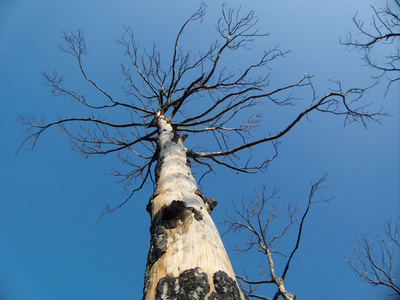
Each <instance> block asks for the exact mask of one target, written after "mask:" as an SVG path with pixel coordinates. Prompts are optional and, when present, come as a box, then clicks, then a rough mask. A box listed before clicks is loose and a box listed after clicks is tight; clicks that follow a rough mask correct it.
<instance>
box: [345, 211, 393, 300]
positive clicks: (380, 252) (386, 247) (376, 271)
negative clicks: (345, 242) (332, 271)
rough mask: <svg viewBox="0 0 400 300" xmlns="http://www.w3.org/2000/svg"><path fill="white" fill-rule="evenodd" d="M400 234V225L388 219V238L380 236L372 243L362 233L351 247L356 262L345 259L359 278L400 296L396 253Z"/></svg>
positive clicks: (386, 229) (386, 232)
mask: <svg viewBox="0 0 400 300" xmlns="http://www.w3.org/2000/svg"><path fill="white" fill-rule="evenodd" d="M399 233H400V223H396V224H393V223H392V219H387V220H386V224H385V234H386V236H381V235H378V236H377V237H376V239H375V240H374V241H372V240H371V239H370V238H368V236H367V235H366V234H364V233H361V234H360V237H359V238H358V239H357V244H352V245H351V250H352V252H353V255H354V257H355V260H353V259H351V258H349V257H347V256H346V257H345V258H346V262H347V263H348V264H349V266H350V268H351V270H352V271H353V272H354V273H355V274H356V275H357V276H358V278H360V279H361V280H363V281H365V282H367V283H369V284H370V285H372V286H378V285H381V286H385V287H387V288H388V289H389V291H391V292H392V293H394V294H395V295H400V285H399V284H398V280H399V279H400V273H399V271H400V265H399V262H398V261H396V260H395V257H396V255H395V253H396V252H398V251H399V250H400V234H399Z"/></svg>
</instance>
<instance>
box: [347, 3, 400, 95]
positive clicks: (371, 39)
mask: <svg viewBox="0 0 400 300" xmlns="http://www.w3.org/2000/svg"><path fill="white" fill-rule="evenodd" d="M371 8H372V10H373V12H374V14H373V15H372V18H371V20H370V22H369V23H370V24H369V25H365V24H364V21H362V20H360V19H359V18H358V17H357V14H356V15H355V16H354V18H353V23H354V24H355V26H356V28H357V31H358V34H357V37H353V35H352V34H349V36H348V37H347V38H346V39H345V40H342V41H341V43H342V44H343V45H345V46H347V47H348V49H350V50H354V49H356V50H358V51H360V52H362V53H363V60H364V62H365V63H366V64H367V65H368V66H370V67H372V68H374V69H376V70H378V71H379V72H380V73H379V74H378V75H376V76H374V78H376V79H380V78H383V77H385V78H386V79H387V80H388V84H387V89H389V87H390V86H391V85H392V84H393V83H395V82H396V81H399V80H400V48H399V47H398V46H395V45H398V44H399V39H400V2H399V0H391V1H390V2H388V3H386V6H385V7H383V8H376V7H374V6H371ZM381 49H385V51H384V52H385V53H386V56H385V57H380V55H376V53H375V50H377V51H379V50H381Z"/></svg>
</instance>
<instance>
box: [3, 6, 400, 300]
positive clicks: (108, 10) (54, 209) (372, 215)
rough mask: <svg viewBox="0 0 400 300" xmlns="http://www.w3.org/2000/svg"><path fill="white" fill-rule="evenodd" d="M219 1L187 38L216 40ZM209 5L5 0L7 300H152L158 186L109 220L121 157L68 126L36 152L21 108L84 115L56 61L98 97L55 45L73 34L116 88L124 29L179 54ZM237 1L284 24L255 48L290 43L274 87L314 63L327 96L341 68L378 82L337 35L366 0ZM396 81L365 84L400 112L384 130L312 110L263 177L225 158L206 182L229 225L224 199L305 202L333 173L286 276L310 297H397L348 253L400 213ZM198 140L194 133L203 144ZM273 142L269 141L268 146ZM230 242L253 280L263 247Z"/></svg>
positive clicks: (282, 116) (276, 120)
mask: <svg viewBox="0 0 400 300" xmlns="http://www.w3.org/2000/svg"><path fill="white" fill-rule="evenodd" d="M206 2H210V3H207V4H208V14H207V15H206V17H205V19H204V22H203V24H201V25H199V24H196V25H194V26H193V27H192V30H191V31H190V30H187V31H186V32H185V35H184V45H186V46H188V47H189V46H190V47H191V48H192V49H196V48H198V47H203V48H206V47H207V45H208V44H207V43H209V42H211V41H213V39H214V37H215V35H214V34H215V26H214V24H215V22H216V21H217V19H218V17H219V14H220V7H221V3H220V1H206ZM369 2H370V3H371V4H375V5H377V6H381V5H384V3H385V2H384V1H369ZM136 3H138V4H136ZM199 4H200V1H175V0H174V1H161V0H149V1H127V0H115V1H106V0H98V1H84V0H79V1H78V0H70V1H59V0H52V1H44V0H37V1H28V0H14V1H13V0H2V1H1V2H0V43H1V47H0V90H1V96H0V99H1V100H0V101H1V111H0V114H1V118H0V125H1V128H2V130H1V144H2V146H1V148H0V151H1V153H0V183H1V189H0V201H1V202H0V203H1V209H0V299H1V300H36V299H44V300H54V299H57V300H63V299H120V300H124V299H141V293H142V288H143V275H144V269H145V263H146V256H147V251H148V246H149V233H148V228H149V225H150V224H149V216H148V214H147V212H146V211H145V207H146V204H147V201H148V198H149V197H150V195H151V193H152V190H151V186H149V187H147V188H145V189H143V190H142V191H141V192H140V193H138V194H137V196H136V197H135V198H134V199H132V200H131V201H130V202H129V203H128V204H127V205H125V206H124V208H123V209H122V210H119V211H117V212H116V213H114V214H113V215H111V216H109V217H106V218H104V219H103V221H102V222H101V223H100V224H98V225H96V220H97V217H98V216H99V212H101V211H102V208H103V205H104V203H106V202H108V203H111V204H113V203H114V204H118V203H119V202H120V201H122V200H123V199H124V198H125V197H126V196H127V195H128V194H129V187H128V189H127V190H124V188H123V186H121V185H118V184H115V183H114V178H113V177H110V176H107V175H105V173H107V172H108V171H109V170H110V169H111V168H112V167H113V165H114V159H113V157H108V158H106V157H93V158H91V159H89V160H85V159H83V158H82V157H80V156H79V155H78V154H77V153H75V152H72V151H71V150H70V149H69V145H68V142H67V141H66V137H65V136H63V135H59V134H57V132H56V131H52V132H48V134H46V135H45V136H43V138H42V139H41V140H40V143H39V144H38V146H37V148H36V149H35V150H34V151H22V152H20V153H19V155H18V156H15V155H14V153H15V152H16V149H17V148H18V146H19V145H20V143H21V141H22V139H23V136H24V135H23V132H21V131H20V130H19V128H20V127H19V125H18V124H17V122H16V116H17V114H22V113H35V114H44V115H45V116H46V117H48V118H49V120H50V119H51V118H55V117H56V116H59V115H62V116H65V117H66V116H71V115H74V114H79V106H77V105H76V103H72V101H70V100H69V99H66V98H51V97H50V91H49V90H48V88H46V87H45V86H44V85H43V84H42V78H41V75H40V72H41V71H49V72H51V71H53V70H57V71H58V72H59V73H60V74H62V75H64V77H65V78H66V80H67V81H66V83H67V84H68V85H69V86H70V87H71V88H74V89H76V90H80V91H87V93H88V95H89V96H91V97H97V96H99V95H97V94H93V93H91V92H90V90H88V89H87V86H86V85H85V84H83V81H82V80H81V79H80V78H79V76H78V75H79V74H78V72H77V71H78V69H77V66H76V65H75V64H74V63H75V62H74V61H73V59H72V58H71V57H68V56H66V55H64V54H62V53H60V51H59V50H58V45H59V43H60V41H61V40H60V37H61V35H62V30H65V31H67V32H69V31H74V30H78V29H81V30H82V31H83V32H84V34H85V37H86V41H87V46H88V50H89V55H88V56H87V59H86V62H85V64H86V66H87V70H88V73H89V76H91V77H92V78H93V79H95V80H97V82H99V83H100V84H102V86H104V88H105V89H106V90H108V91H110V92H111V93H114V94H115V95H117V96H119V95H122V93H121V92H120V90H119V87H120V85H121V80H120V79H121V76H120V74H119V64H120V62H121V61H122V59H123V58H122V55H121V52H122V49H121V48H120V47H118V45H117V44H116V43H115V42H114V41H115V40H116V39H118V38H119V37H120V36H121V35H122V33H123V31H124V29H123V26H126V25H129V26H131V27H132V28H133V30H134V32H135V36H136V38H137V40H138V41H139V42H140V45H141V46H142V47H151V46H152V43H153V40H154V41H156V42H157V44H158V45H159V47H160V49H161V52H162V53H165V55H166V57H167V58H168V55H169V54H170V53H171V48H172V39H173V38H174V35H175V34H176V33H177V31H178V30H179V28H180V26H181V24H182V23H183V22H184V21H185V20H186V18H187V17H188V16H189V15H190V14H191V13H193V12H194V11H195V10H196V9H197V8H198V6H199ZM230 5H231V6H233V7H235V6H236V7H238V6H239V5H241V6H242V10H243V11H248V10H250V9H255V10H256V13H257V15H258V16H259V17H260V22H259V24H258V25H259V27H260V29H261V30H262V31H267V32H270V33H271V35H270V37H269V38H268V39H264V40H260V41H259V43H255V44H254V51H255V52H254V53H256V54H257V53H260V51H261V50H263V49H269V48H272V47H274V46H275V45H280V48H281V49H283V50H291V51H292V52H291V54H289V55H288V56H287V58H286V59H284V60H281V61H277V62H276V63H274V65H273V68H274V69H273V70H272V77H271V85H272V86H278V85H283V84H289V83H292V82H293V81H295V80H298V79H299V78H301V77H302V76H303V75H304V73H308V74H315V86H316V89H317V94H319V95H323V94H326V93H328V92H329V87H331V83H330V82H329V79H333V80H341V81H342V82H343V85H344V87H345V88H348V87H353V86H368V85H370V84H371V83H372V80H371V78H370V77H369V75H370V74H372V73H371V72H373V70H371V69H368V68H366V67H362V66H361V65H362V61H361V60H360V57H359V55H358V54H357V53H356V52H352V53H348V52H345V51H344V48H343V47H342V46H340V45H339V44H338V39H339V37H340V36H342V37H343V36H345V35H346V34H347V33H348V32H349V31H352V30H354V27H353V25H352V23H351V18H352V17H353V16H354V14H355V12H356V11H357V10H358V11H360V16H365V17H368V16H370V15H371V10H370V8H369V5H368V4H367V3H366V1H362V0H353V1H348V0H340V1H339V0H338V1H327V0H324V1H321V0H318V1H317V0H310V1H294V0H290V1H289V0H288V1H254V0H249V1H246V2H245V3H240V1H230ZM249 53H250V52H249ZM382 55H384V53H382ZM253 57H254V56H253V54H251V55H249V56H248V57H240V60H238V58H237V57H236V58H235V57H229V58H228V59H229V60H227V63H228V64H229V65H231V66H232V65H233V66H234V65H235V63H238V61H240V62H244V63H245V62H247V61H249V62H250V61H251V58H253ZM384 90H385V87H384V86H383V85H380V86H377V87H376V88H375V89H374V90H372V91H371V92H370V93H368V95H367V98H368V99H370V100H371V101H372V102H374V103H375V105H376V106H377V107H380V106H381V105H382V106H383V107H384V109H385V110H387V111H389V112H390V113H391V114H392V115H393V116H392V117H390V118H385V119H383V120H382V122H381V123H382V124H381V125H379V124H370V126H369V128H368V130H365V129H364V128H363V127H362V126H361V125H357V124H353V125H351V126H348V127H343V120H342V119H340V118H334V117H332V116H326V115H322V116H321V115H317V114H313V115H311V116H310V121H311V122H307V121H306V120H304V121H303V122H302V123H301V125H300V126H299V127H298V128H295V129H294V130H293V131H292V132H291V133H290V134H288V135H287V136H285V138H283V139H282V140H281V142H282V144H281V146H280V154H279V157H278V158H277V159H276V160H275V161H274V162H273V163H272V165H271V167H270V169H269V170H268V171H267V172H266V173H263V174H259V175H252V176H244V175H243V176H242V175H236V173H234V172H230V171H227V170H223V169H221V170H218V171H219V172H218V173H217V175H215V176H214V175H211V176H209V177H207V178H206V180H205V181H204V182H203V191H204V193H205V194H206V195H207V196H209V197H214V198H216V199H217V200H218V202H219V206H217V208H216V210H215V211H214V212H213V218H214V220H215V222H216V223H217V225H218V227H219V229H220V232H221V233H223V232H224V231H225V228H224V226H223V225H222V224H220V223H221V222H222V218H223V216H224V214H225V210H227V211H228V213H231V206H230V204H229V200H231V199H233V200H236V201H240V200H241V199H242V198H245V199H246V198H247V199H248V198H250V197H251V196H253V195H254V191H255V190H260V189H261V187H262V184H263V183H265V184H266V185H267V186H268V187H270V188H271V189H272V188H273V187H274V186H277V188H278V189H280V190H281V193H280V195H281V202H282V205H283V208H284V206H285V203H287V202H288V201H289V200H292V201H294V202H298V203H299V206H300V208H302V209H304V205H305V203H306V200H307V196H308V193H309V189H310V183H311V181H312V180H314V181H316V180H318V179H319V178H320V177H321V176H323V175H324V174H325V173H329V175H328V181H327V182H326V186H328V188H326V189H324V190H322V194H323V195H324V196H325V197H326V198H329V197H332V196H333V197H334V199H333V200H332V201H331V203H330V204H322V205H318V206H314V207H312V211H311V213H310V217H309V219H308V220H307V223H306V225H305V228H304V230H305V232H304V239H303V241H302V243H301V248H300V250H299V251H298V253H297V254H296V257H295V259H294V262H293V264H292V266H291V270H290V273H289V275H288V276H287V282H286V284H285V286H286V287H287V289H288V290H289V291H291V292H294V293H296V295H297V296H298V299H307V300H317V299H318V300H319V299H322V298H323V299H325V300H337V299H346V300H350V299H351V300H361V299H362V300H377V299H384V291H383V290H382V289H379V288H373V287H370V286H369V285H367V284H366V283H364V282H362V281H360V280H359V279H357V278H356V276H355V275H354V274H352V272H351V271H350V269H349V267H348V266H347V265H346V264H345V262H344V254H345V253H347V254H350V250H349V246H350V243H351V242H353V241H355V239H356V237H357V236H358V234H359V232H360V231H366V232H368V233H369V234H370V235H371V236H374V235H375V234H377V233H379V232H381V231H382V225H383V221H384V218H385V217H394V218H395V217H397V216H399V188H398V183H399V155H398V153H399V128H400V127H399V125H400V124H399V120H400V118H399V113H400V111H399V86H394V87H393V88H392V90H391V91H390V92H389V93H388V95H387V96H386V98H384V99H383V94H384ZM300 108H301V105H300V107H299V109H300ZM258 109H261V108H258ZM293 112H295V108H293V109H292V110H291V113H293ZM287 118H288V115H286V113H284V112H282V111H279V113H276V112H275V111H269V110H266V119H265V121H266V123H265V124H266V126H267V127H268V128H266V129H265V128H263V130H266V131H271V132H274V131H276V130H279V128H281V127H280V125H281V126H283V124H282V122H284V121H285V120H287ZM194 142H195V141H194V140H190V138H189V139H188V143H190V145H192V144H194ZM265 151H266V148H265V149H264V148H260V149H258V150H257V151H255V155H263V154H265ZM322 194H321V195H322ZM279 225H280V224H277V226H279ZM223 240H224V243H225V245H226V248H227V250H228V252H229V255H230V258H231V261H232V264H233V266H234V268H235V269H236V270H237V271H238V272H237V273H238V274H240V270H241V269H240V267H239V264H240V265H242V266H244V267H245V268H246V269H247V270H248V273H249V275H250V276H251V278H254V279H255V278H257V277H256V276H257V272H258V267H259V265H260V264H261V263H266V259H265V257H262V256H257V255H248V256H246V255H239V256H238V254H237V253H236V252H234V251H231V249H233V248H235V244H237V243H238V242H239V241H240V236H236V235H231V234H228V235H225V236H224V237H223ZM293 243H294V241H293V240H289V241H288V243H282V244H281V245H279V246H280V247H282V248H281V249H282V252H285V251H286V252H287V251H289V249H290V248H288V247H290V246H291V245H292V244H293ZM270 291H271V290H270ZM274 292H275V289H272V293H274ZM266 295H267V296H270V295H271V292H269V293H268V292H266ZM321 295H323V296H321Z"/></svg>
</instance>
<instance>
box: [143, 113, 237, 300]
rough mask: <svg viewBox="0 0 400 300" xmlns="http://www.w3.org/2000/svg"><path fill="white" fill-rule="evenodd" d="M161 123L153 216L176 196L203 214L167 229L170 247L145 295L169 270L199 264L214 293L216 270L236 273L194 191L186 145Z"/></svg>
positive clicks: (151, 298)
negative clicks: (200, 216)
mask: <svg viewBox="0 0 400 300" xmlns="http://www.w3.org/2000/svg"><path fill="white" fill-rule="evenodd" d="M158 127H159V137H158V138H159V147H160V156H159V157H162V159H163V160H162V165H161V169H160V173H159V179H158V182H157V186H156V191H155V195H157V196H156V197H155V198H153V200H152V211H151V216H152V219H153V218H154V216H155V215H156V214H157V212H158V211H159V210H160V209H161V208H162V207H163V206H164V205H166V204H167V205H169V204H170V203H171V202H172V201H174V200H179V201H184V202H185V203H186V206H189V207H193V208H195V209H196V210H197V211H199V212H201V214H202V215H203V218H202V220H196V219H195V218H194V217H193V214H192V216H190V217H188V218H186V219H185V220H184V221H183V222H182V221H179V222H178V225H177V227H176V228H172V229H167V234H168V248H167V251H166V253H164V254H163V255H162V256H161V257H160V258H159V259H158V260H157V261H156V262H155V263H154V265H153V266H152V269H151V271H150V276H149V278H148V280H149V282H148V284H149V285H148V287H149V288H148V293H147V294H146V295H144V298H143V299H146V300H154V299H155V290H156V286H157V283H158V282H159V280H160V279H161V278H164V277H166V276H167V275H168V274H172V275H173V276H175V277H177V276H179V274H180V273H181V272H183V271H185V270H187V269H191V268H196V267H200V268H201V269H202V270H203V271H205V272H206V273H207V275H208V281H209V284H210V287H211V290H210V292H209V294H211V293H212V292H213V291H214V285H213V282H212V277H213V274H214V273H215V272H217V271H219V270H222V271H224V272H225V273H227V274H228V275H229V276H230V277H231V278H232V279H233V280H235V274H234V272H233V269H232V266H231V263H230V261H229V258H228V255H227V253H226V251H225V248H224V246H223V244H222V241H221V237H220V235H219V233H218V230H217V228H216V226H215V224H214V222H213V221H212V219H211V217H210V215H209V214H208V212H207V209H206V207H205V205H204V202H203V200H202V199H201V198H200V197H199V196H198V195H196V193H195V191H196V190H197V184H196V181H195V179H194V178H193V176H192V173H191V171H190V167H189V166H188V165H187V161H186V148H185V147H184V146H183V145H182V142H181V141H178V142H176V141H173V138H174V134H173V129H172V127H171V125H170V124H169V123H168V121H167V120H166V119H164V118H163V117H160V118H159V120H158ZM209 294H208V295H209ZM208 295H207V296H208Z"/></svg>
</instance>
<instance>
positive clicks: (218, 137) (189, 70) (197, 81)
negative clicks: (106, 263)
mask: <svg viewBox="0 0 400 300" xmlns="http://www.w3.org/2000/svg"><path fill="white" fill-rule="evenodd" d="M205 9H206V7H205V5H201V6H200V8H199V9H198V10H197V11H196V12H195V13H194V14H193V15H192V16H191V17H190V18H189V19H187V21H186V22H185V23H184V24H183V25H182V27H181V28H180V30H179V32H178V34H177V35H176V39H175V41H174V42H173V43H172V47H173V51H172V57H171V58H170V59H167V60H166V61H165V60H162V59H161V54H160V53H159V52H158V50H157V48H156V47H155V46H154V48H153V49H152V50H151V51H145V50H143V51H142V52H141V51H140V50H139V47H138V44H137V42H136V41H135V39H134V34H133V31H132V29H131V28H127V29H126V33H125V35H124V36H123V37H122V38H121V39H120V41H119V44H120V45H122V47H124V50H125V55H126V57H127V59H128V61H129V64H123V65H122V66H121V72H122V74H123V76H124V78H125V82H124V85H123V91H124V92H125V93H126V95H127V98H126V99H117V98H116V97H114V96H112V95H111V94H110V93H108V92H107V91H105V90H104V89H103V88H102V87H101V86H100V85H99V84H98V83H96V81H95V80H93V79H92V77H91V76H89V73H88V72H87V70H86V69H85V66H84V55H85V54H86V53H87V50H86V44H85V40H84V37H83V35H82V33H81V32H77V33H72V34H70V35H68V34H65V35H64V46H63V47H62V48H61V49H62V51H64V52H65V53H67V54H69V55H72V56H73V57H74V58H75V59H76V61H77V64H78V67H79V69H80V71H81V73H82V76H83V79H84V80H86V81H87V82H88V83H89V84H90V85H91V86H92V87H93V89H94V90H97V92H99V93H100V94H101V95H102V96H103V100H97V99H96V101H95V100H94V99H91V98H89V97H86V96H85V95H83V94H80V93H78V92H75V91H73V90H71V89H68V88H67V87H65V86H64V84H63V78H62V77H61V76H59V75H58V74H57V73H52V74H49V73H43V76H44V80H45V83H46V84H47V85H48V86H49V87H50V89H51V90H52V93H53V95H54V96H67V97H69V98H72V99H73V100H75V101H76V102H77V103H78V104H80V105H81V107H82V111H80V112H79V113H77V114H80V115H75V116H71V117H61V118H58V119H57V120H54V121H51V122H46V121H44V120H43V119H42V118H37V117H35V116H31V115H22V116H21V117H20V120H21V122H22V123H23V124H25V125H26V128H27V130H28V131H29V133H28V136H27V138H26V140H25V142H24V143H23V145H24V144H25V145H28V144H29V143H30V144H31V146H32V147H33V146H34V145H35V143H36V142H37V140H38V138H39V137H40V136H41V135H42V134H43V133H44V132H45V131H46V132H47V131H48V129H50V128H53V127H59V128H60V129H61V131H62V132H63V133H65V134H66V135H67V136H68V137H69V138H70V140H71V144H72V148H73V149H74V150H76V151H78V152H80V153H82V154H83V155H85V156H91V155H109V154H115V155H116V156H117V158H118V159H119V160H120V161H121V162H123V163H124V164H125V165H126V166H127V167H128V168H129V169H128V171H127V172H124V171H120V170H115V175H117V176H121V178H122V182H124V183H130V182H134V183H136V186H135V188H134V189H133V190H132V192H131V195H130V197H129V198H128V199H126V200H125V201H123V202H122V203H121V204H119V205H117V206H115V207H112V206H108V207H107V210H106V211H105V214H107V213H111V212H113V211H115V210H116V209H118V208H120V207H121V206H123V205H124V203H126V202H127V201H128V200H129V199H132V197H133V195H134V193H135V192H137V191H138V190H140V189H141V188H142V187H143V186H144V185H145V183H148V182H153V183H154V192H153V194H152V196H151V197H150V200H149V203H148V206H147V210H148V212H149V213H150V217H151V226H150V232H151V241H150V250H149V254H148V260H147V267H146V271H145V282H144V291H143V299H151V300H153V299H183V298H182V297H183V295H185V299H203V298H206V299H221V297H222V298H223V299H244V297H245V296H244V295H243V294H242V292H241V291H240V290H239V288H238V285H237V283H236V279H235V274H234V272H233V269H232V267H231V264H230V262H229V259H228V256H227V254H226V251H225V249H224V246H223V244H222V241H221V238H220V235H219V233H218V231H217V229H216V227H215V225H214V223H213V221H212V219H211V217H210V213H211V211H212V210H213V208H214V207H215V205H216V201H215V200H214V199H212V198H208V197H206V196H204V195H203V193H202V192H201V191H200V190H199V188H198V186H197V184H196V180H195V179H194V177H193V176H192V173H191V163H195V164H197V165H199V166H202V167H204V168H205V170H206V172H207V171H213V167H215V166H216V165H220V166H224V167H227V168H228V169H231V170H234V171H235V172H244V173H252V172H257V171H262V170H265V168H266V167H267V166H268V164H269V162H270V160H271V159H272V158H273V157H274V156H275V155H276V152H275V150H276V141H277V140H278V139H279V138H281V137H282V136H284V135H285V134H286V133H288V132H289V131H290V130H291V129H292V128H293V127H295V126H296V124H298V123H299V122H300V121H301V120H303V119H304V118H305V117H306V116H307V115H308V114H310V113H314V112H324V113H330V114H333V115H340V116H343V117H344V119H345V121H346V122H352V121H358V122H362V123H364V124H365V123H366V122H368V121H371V120H375V118H377V117H379V115H381V114H380V113H379V112H378V113H368V112H366V111H365V110H364V108H363V105H361V104H360V103H359V101H361V100H360V98H361V96H362V95H363V93H364V90H363V89H360V88H352V89H349V90H342V89H341V85H340V83H337V90H335V91H330V92H329V93H327V94H325V95H323V96H321V97H317V96H316V95H315V93H314V88H313V86H312V81H311V77H310V76H308V75H304V76H303V77H301V78H299V80H298V81H297V82H294V83H293V84H291V85H285V86H282V87H279V88H274V89H272V88H271V87H270V86H269V77H270V69H269V64H270V62H271V61H273V60H275V59H277V58H279V57H282V56H284V54H285V52H282V51H280V50H279V49H277V48H273V49H271V50H269V51H265V52H264V53H263V55H261V57H259V58H258V59H254V60H253V61H254V63H253V64H251V65H250V66H248V67H246V68H244V69H241V70H237V68H235V66H234V65H235V62H234V61H231V62H230V64H229V65H222V61H221V57H223V56H224V55H225V54H227V53H229V52H232V51H233V52H235V51H240V50H241V49H243V48H246V49H248V48H249V47H250V43H251V42H252V41H253V40H255V39H257V38H263V37H266V36H267V35H266V34H263V33H260V32H259V31H258V30H256V29H255V25H256V23H257V18H256V17H255V16H254V12H250V13H248V14H245V15H241V13H240V11H237V10H234V9H229V8H226V7H225V6H223V8H222V17H221V18H220V20H219V21H218V23H217V33H218V34H219V39H218V40H217V41H216V42H215V43H212V44H211V45H210V46H209V48H208V49H207V50H206V51H203V52H200V53H199V54H198V55H194V54H192V53H191V52H186V51H185V50H184V49H183V47H182V39H183V38H184V31H185V30H186V29H188V26H189V24H190V23H192V22H194V21H196V20H201V19H202V18H203V16H204V14H205ZM235 53H236V52H235ZM299 89H308V90H309V92H310V95H309V98H307V99H305V101H308V102H307V103H308V104H307V106H306V108H304V109H301V110H299V112H298V114H297V116H295V117H294V118H293V119H292V121H290V122H288V123H287V124H282V127H281V129H280V130H279V131H278V132H276V133H274V134H268V130H267V129H262V134H263V136H262V137H260V138H254V137H253V135H252V133H253V132H254V130H255V128H256V126H257V125H258V124H259V123H258V122H259V121H260V119H261V116H260V115H258V114H252V113H251V112H254V110H252V109H251V108H253V107H254V106H255V105H261V104H263V103H266V102H270V103H272V104H276V105H277V106H285V105H289V104H294V101H293V99H294V96H293V93H295V92H296V91H297V90H299ZM296 101H298V100H297V99H296ZM191 107H192V108H191ZM193 107H195V108H193ZM188 135H190V136H191V139H194V140H195V139H196V138H197V137H200V136H202V135H207V137H208V139H207V145H204V143H203V144H199V145H198V146H201V147H202V148H201V149H199V148H193V147H192V148H191V149H189V148H187V147H185V145H184V141H185V139H186V138H187V137H188ZM271 142H272V143H273V145H275V150H273V151H272V153H271V154H270V157H264V158H263V159H262V160H261V161H253V160H250V158H251V156H250V155H249V151H250V150H251V148H253V147H256V146H259V145H261V144H265V143H271ZM246 156H247V158H248V159H247V160H246V161H245V162H244V163H243V162H241V161H240V160H239V158H240V157H242V158H245V157H246ZM200 179H201V178H200Z"/></svg>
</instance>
